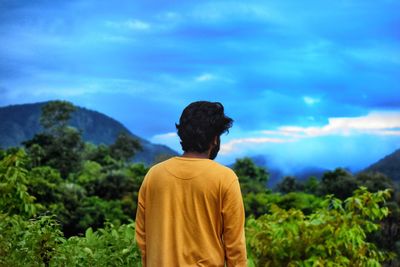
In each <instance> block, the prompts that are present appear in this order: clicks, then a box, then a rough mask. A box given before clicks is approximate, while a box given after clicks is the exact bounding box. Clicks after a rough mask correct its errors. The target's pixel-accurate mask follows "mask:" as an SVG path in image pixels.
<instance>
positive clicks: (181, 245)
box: [136, 157, 247, 267]
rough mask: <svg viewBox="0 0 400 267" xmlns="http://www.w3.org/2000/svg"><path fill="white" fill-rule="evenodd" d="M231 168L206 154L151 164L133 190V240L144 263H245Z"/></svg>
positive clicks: (238, 199)
mask: <svg viewBox="0 0 400 267" xmlns="http://www.w3.org/2000/svg"><path fill="white" fill-rule="evenodd" d="M244 218H245V217H244V208H243V200H242V195H241V192H240V187H239V182H238V178H237V176H236V174H235V173H234V172H233V171H232V170H231V169H229V168H227V167H225V166H223V165H220V164H218V163H216V162H215V161H212V160H209V159H197V158H185V157H174V158H171V159H169V160H166V161H164V162H162V163H159V164H157V165H155V166H153V167H152V168H151V169H150V170H149V172H148V173H147V175H146V177H145V179H144V181H143V183H142V186H141V188H140V191H139V199H138V209H137V214H136V240H137V243H138V245H139V248H140V250H141V253H142V262H143V265H144V266H146V267H163V266H166V267H176V266H207V267H211V266H224V264H225V263H226V265H227V266H228V267H231V266H247V265H246V244H245V237H244Z"/></svg>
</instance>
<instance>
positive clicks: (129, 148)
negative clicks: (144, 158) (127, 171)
mask: <svg viewBox="0 0 400 267" xmlns="http://www.w3.org/2000/svg"><path fill="white" fill-rule="evenodd" d="M139 150H142V146H141V145H140V143H139V141H138V140H137V139H135V138H133V137H132V136H131V135H129V134H128V133H125V132H122V133H120V134H119V135H118V137H117V139H116V140H115V143H114V144H112V145H111V146H110V155H111V157H112V158H114V159H116V160H122V161H128V160H130V159H132V158H133V156H134V155H135V153H136V152H137V151H139Z"/></svg>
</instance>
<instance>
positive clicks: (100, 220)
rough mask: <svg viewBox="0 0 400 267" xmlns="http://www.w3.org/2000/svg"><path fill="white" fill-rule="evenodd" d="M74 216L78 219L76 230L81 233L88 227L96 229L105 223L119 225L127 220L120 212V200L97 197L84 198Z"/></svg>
mask: <svg viewBox="0 0 400 267" xmlns="http://www.w3.org/2000/svg"><path fill="white" fill-rule="evenodd" d="M76 215H77V216H78V218H79V223H78V228H79V230H81V231H84V230H85V229H87V228H88V227H92V228H94V229H97V228H99V227H102V226H103V225H104V223H105V222H106V221H110V222H111V223H112V224H115V225H121V224H122V223H127V222H128V220H129V217H128V216H126V215H125V214H124V213H123V211H122V203H121V201H120V200H104V199H101V198H99V197H97V196H93V197H86V198H84V199H83V201H82V203H81V204H80V206H79V207H78V208H77V210H76Z"/></svg>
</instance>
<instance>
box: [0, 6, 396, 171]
mask: <svg viewBox="0 0 400 267" xmlns="http://www.w3.org/2000/svg"><path fill="white" fill-rule="evenodd" d="M398 10H400V2H399V1H390V0H386V1H283V0H279V1H278V0H275V1H258V2H257V1H246V2H245V1H176V2H173V3H172V2H171V1H159V2H155V1H94V0H71V1H54V0H53V1H45V0H39V1H12V0H0V106H5V105H10V104H19V103H30V102H38V101H44V100H50V99H65V100H69V101H72V102H73V103H75V104H76V105H80V106H84V107H87V108H91V109H95V110H98V111H100V112H103V113H105V114H107V115H109V116H112V117H114V118H116V119H117V120H119V121H121V122H122V123H123V124H125V125H126V126H127V127H128V128H129V129H130V130H131V131H132V132H134V133H136V134H138V135H140V136H142V137H144V138H147V139H149V140H151V141H153V142H157V143H163V144H167V145H170V146H171V147H172V148H174V149H176V150H178V151H179V150H180V148H179V142H178V138H177V137H176V135H175V134H174V133H175V128H174V123H175V122H177V121H178V119H179V116H180V113H181V111H182V109H183V108H184V107H185V106H186V105H187V104H189V103H190V102H191V101H195V100H210V101H220V102H222V103H223V104H224V105H225V108H226V112H227V114H228V115H230V116H231V117H232V118H233V119H234V120H235V123H234V127H233V128H232V130H231V131H230V133H229V134H228V135H226V136H223V138H222V142H223V145H222V150H221V153H220V155H219V157H218V160H219V161H220V162H222V163H231V162H232V161H233V160H234V159H235V158H237V157H242V156H248V155H265V156H266V157H267V158H268V160H269V162H270V164H273V165H277V166H280V167H281V168H284V169H288V170H290V169H293V168H297V167H299V166H305V165H307V166H309V165H311V166H318V167H324V168H334V167H337V166H343V167H350V168H352V169H354V170H357V169H360V168H363V167H365V166H367V165H368V164H370V163H372V162H374V161H376V160H378V159H379V158H381V157H382V156H384V155H386V154H388V153H391V152H393V151H394V150H395V149H397V148H400V94H399V92H400V88H399V77H400V30H399V29H400V15H399V14H398Z"/></svg>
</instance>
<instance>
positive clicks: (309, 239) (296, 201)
mask: <svg viewBox="0 0 400 267" xmlns="http://www.w3.org/2000/svg"><path fill="white" fill-rule="evenodd" d="M74 110H75V107H74V106H73V105H72V104H71V103H69V102H65V101H52V102H49V103H48V104H46V105H45V106H43V108H42V114H41V117H40V123H41V125H42V128H43V130H42V131H41V132H40V133H38V134H35V135H34V136H33V138H31V139H30V140H26V141H24V142H23V144H22V146H21V147H12V148H7V149H0V267H3V266H4V267H6V266H7V267H9V266H16V267H18V266H141V262H140V252H139V250H138V248H137V246H136V243H135V223H134V218H135V214H136V206H137V202H136V201H137V194H138V190H139V188H140V185H141V182H142V180H143V178H144V176H145V174H146V172H147V171H148V169H149V166H147V165H144V164H143V163H133V162H132V158H133V156H134V155H135V154H136V153H138V152H139V151H140V150H141V145H140V143H139V142H138V141H137V140H135V139H134V138H132V137H131V136H129V135H128V134H127V133H124V132H121V133H120V135H119V136H118V137H117V139H116V140H115V142H114V143H113V144H111V145H104V144H100V145H94V144H91V143H88V142H84V141H83V139H82V132H81V131H80V130H79V129H76V128H74V127H72V126H70V124H69V120H70V118H71V114H72V113H73V112H74ZM163 159H165V158H164V157H162V156H160V157H159V160H163ZM232 168H233V170H234V171H235V172H236V174H237V175H238V177H239V182H240V185H241V191H242V195H243V201H244V205H245V211H246V225H245V229H246V242H247V253H248V264H249V266H271V267H273V266H399V265H400V256H399V255H400V229H399V226H400V208H399V205H400V193H399V191H398V186H399V185H398V184H396V183H395V182H393V180H392V179H391V178H390V177H387V176H385V175H384V174H381V173H377V172H363V173H357V174H352V173H350V172H349V171H347V170H346V169H343V168H337V169H335V170H332V171H327V172H325V173H324V175H323V177H322V178H321V179H317V178H316V177H309V178H308V179H307V180H301V181H300V180H298V179H296V177H291V176H287V177H284V178H283V179H282V180H281V181H280V183H279V184H278V185H277V186H276V187H275V188H268V187H267V186H266V184H267V182H268V178H269V173H268V170H267V169H266V168H263V167H260V166H257V165H256V164H255V163H254V162H253V161H252V160H251V159H250V158H241V159H237V160H236V161H235V163H234V164H233V166H232Z"/></svg>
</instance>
